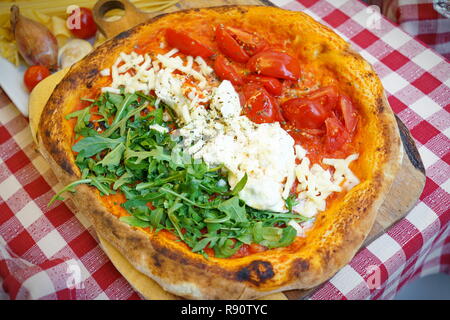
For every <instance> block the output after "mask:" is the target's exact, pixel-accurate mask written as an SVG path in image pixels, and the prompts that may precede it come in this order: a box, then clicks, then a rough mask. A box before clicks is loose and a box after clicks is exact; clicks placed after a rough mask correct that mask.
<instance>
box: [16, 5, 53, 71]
mask: <svg viewBox="0 0 450 320" xmlns="http://www.w3.org/2000/svg"><path fill="white" fill-rule="evenodd" d="M11 28H12V31H13V34H14V37H15V39H16V44H17V49H18V50H19V52H20V55H21V56H22V58H23V59H24V60H25V62H26V63H27V64H29V65H41V66H45V67H47V68H49V69H50V70H56V69H57V68H58V43H57V41H56V38H55V36H54V35H53V34H52V33H51V32H50V30H48V29H47V28H46V27H45V26H44V25H42V24H40V23H39V22H36V21H33V20H31V19H28V18H26V17H24V16H22V15H21V14H20V11H19V7H17V6H15V5H13V6H12V7H11Z"/></svg>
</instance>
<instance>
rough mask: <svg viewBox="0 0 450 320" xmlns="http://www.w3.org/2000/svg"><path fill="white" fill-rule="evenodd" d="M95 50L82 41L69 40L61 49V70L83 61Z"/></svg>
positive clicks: (59, 58) (59, 57)
mask: <svg viewBox="0 0 450 320" xmlns="http://www.w3.org/2000/svg"><path fill="white" fill-rule="evenodd" d="M92 50H93V47H92V45H91V44H90V43H89V42H88V41H86V40H82V39H72V40H69V41H68V42H67V43H66V44H65V45H64V46H63V47H61V49H59V56H58V60H59V65H60V66H61V68H67V67H70V66H72V65H73V64H75V63H76V62H78V61H80V60H81V59H83V58H84V57H85V56H87V55H88V54H89V53H90V52H91V51H92Z"/></svg>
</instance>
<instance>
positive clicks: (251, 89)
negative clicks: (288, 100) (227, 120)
mask: <svg viewBox="0 0 450 320" xmlns="http://www.w3.org/2000/svg"><path fill="white" fill-rule="evenodd" d="M242 89H243V94H244V97H245V101H246V103H245V106H244V108H243V109H244V114H245V115H246V116H247V117H248V118H249V119H250V120H252V121H253V122H255V123H271V122H277V121H284V119H283V116H282V115H281V111H280V106H279V105H278V102H277V100H276V99H275V98H274V97H272V96H271V95H270V94H269V93H268V92H267V91H266V89H264V88H263V87H262V86H261V85H259V84H256V83H247V84H245V85H244V86H243V88H242Z"/></svg>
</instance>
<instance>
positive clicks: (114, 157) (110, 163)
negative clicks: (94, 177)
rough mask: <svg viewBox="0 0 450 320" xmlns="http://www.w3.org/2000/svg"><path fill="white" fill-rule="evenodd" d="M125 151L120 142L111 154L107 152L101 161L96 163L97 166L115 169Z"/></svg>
mask: <svg viewBox="0 0 450 320" xmlns="http://www.w3.org/2000/svg"><path fill="white" fill-rule="evenodd" d="M124 151H125V145H124V144H123V143H122V142H121V143H119V144H118V145H117V147H115V148H114V149H113V150H112V151H111V152H109V153H108V154H107V155H106V156H105V157H104V158H103V160H101V161H99V162H97V164H99V165H101V166H103V167H117V166H118V165H119V164H120V160H122V155H123V153H124Z"/></svg>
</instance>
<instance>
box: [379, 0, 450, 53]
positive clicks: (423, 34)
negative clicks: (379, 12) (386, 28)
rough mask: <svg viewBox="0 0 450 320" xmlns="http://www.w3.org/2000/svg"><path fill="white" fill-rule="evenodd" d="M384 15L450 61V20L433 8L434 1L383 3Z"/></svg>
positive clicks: (398, 0) (407, 0)
mask: <svg viewBox="0 0 450 320" xmlns="http://www.w3.org/2000/svg"><path fill="white" fill-rule="evenodd" d="M442 2H444V1H442ZM383 13H384V14H386V15H387V16H388V17H389V18H390V19H391V20H393V21H395V22H396V23H398V24H399V26H400V27H401V28H402V29H403V30H405V31H406V32H408V33H409V34H410V35H412V36H413V37H415V38H416V39H419V40H420V41H423V42H424V43H426V44H427V45H428V46H430V47H431V48H433V49H434V50H436V51H437V52H439V53H440V54H441V55H443V56H444V57H446V58H447V60H450V19H448V18H446V17H445V16H443V15H441V14H440V13H438V12H437V11H436V10H435V9H434V8H433V0H388V1H383Z"/></svg>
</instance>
